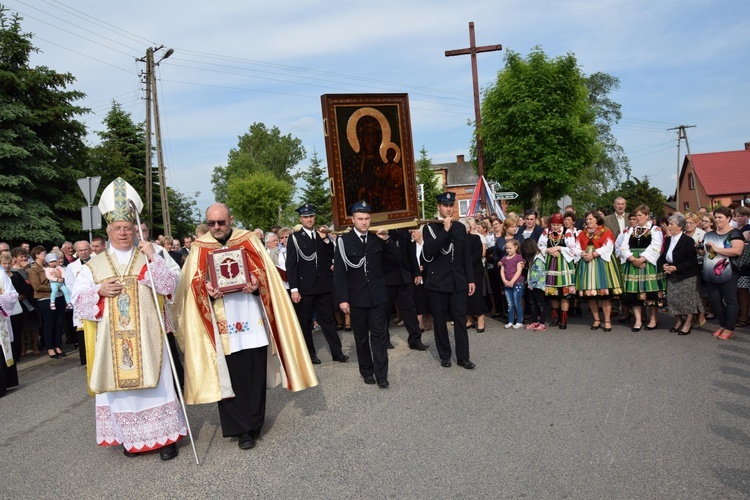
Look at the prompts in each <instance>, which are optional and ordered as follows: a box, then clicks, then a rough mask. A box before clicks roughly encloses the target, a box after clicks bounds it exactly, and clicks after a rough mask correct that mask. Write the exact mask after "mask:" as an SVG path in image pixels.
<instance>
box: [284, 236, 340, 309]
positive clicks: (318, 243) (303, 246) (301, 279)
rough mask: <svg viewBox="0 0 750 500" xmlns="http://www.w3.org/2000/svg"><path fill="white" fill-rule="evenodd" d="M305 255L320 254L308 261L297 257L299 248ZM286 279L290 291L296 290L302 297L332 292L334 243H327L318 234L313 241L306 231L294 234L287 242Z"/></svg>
mask: <svg viewBox="0 0 750 500" xmlns="http://www.w3.org/2000/svg"><path fill="white" fill-rule="evenodd" d="M295 241H296V245H299V249H300V250H301V251H302V253H303V254H304V255H308V256H309V255H314V254H315V253H317V254H318V259H317V264H316V262H315V260H311V261H306V260H304V259H303V258H302V257H300V256H299V255H297V246H296V245H295ZM286 245H287V246H286V277H287V280H288V282H289V289H290V290H292V289H294V288H296V289H297V291H298V292H299V293H300V295H316V294H321V293H330V292H331V263H332V262H333V251H334V249H335V247H334V245H333V242H332V241H330V240H328V243H326V242H325V241H324V240H323V239H322V238H320V237H319V236H318V235H317V234H316V236H315V241H313V240H312V239H311V238H310V237H309V236H308V235H307V232H306V231H305V230H304V229H300V230H299V231H297V232H295V233H292V234H291V235H290V236H289V238H287V240H286Z"/></svg>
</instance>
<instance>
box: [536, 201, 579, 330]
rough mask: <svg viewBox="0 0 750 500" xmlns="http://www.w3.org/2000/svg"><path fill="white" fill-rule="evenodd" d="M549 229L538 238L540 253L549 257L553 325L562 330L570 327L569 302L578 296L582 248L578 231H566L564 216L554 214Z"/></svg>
mask: <svg viewBox="0 0 750 500" xmlns="http://www.w3.org/2000/svg"><path fill="white" fill-rule="evenodd" d="M549 225H550V227H549V229H545V231H544V232H543V233H542V235H541V236H540V237H539V250H541V252H542V254H544V255H545V256H546V257H545V258H546V264H547V287H546V290H545V293H546V295H547V296H548V297H550V301H551V302H552V323H550V326H555V325H557V326H559V328H560V329H561V330H565V329H566V328H567V327H568V310H569V309H570V299H571V298H573V297H575V294H576V262H577V261H578V259H579V255H580V253H581V249H580V247H579V246H578V242H577V241H576V237H575V229H573V228H570V229H564V228H563V216H562V215H560V214H559V213H558V214H554V215H552V217H550V220H549Z"/></svg>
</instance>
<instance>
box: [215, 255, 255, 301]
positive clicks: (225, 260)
mask: <svg viewBox="0 0 750 500" xmlns="http://www.w3.org/2000/svg"><path fill="white" fill-rule="evenodd" d="M208 277H209V279H210V280H211V286H213V287H214V288H215V289H217V290H219V291H220V292H222V293H232V292H238V291H240V290H242V289H243V288H245V285H246V284H247V283H249V282H250V266H249V265H248V262H247V256H246V255H245V251H244V250H243V249H242V248H240V247H235V248H222V249H221V250H213V251H211V252H209V253H208Z"/></svg>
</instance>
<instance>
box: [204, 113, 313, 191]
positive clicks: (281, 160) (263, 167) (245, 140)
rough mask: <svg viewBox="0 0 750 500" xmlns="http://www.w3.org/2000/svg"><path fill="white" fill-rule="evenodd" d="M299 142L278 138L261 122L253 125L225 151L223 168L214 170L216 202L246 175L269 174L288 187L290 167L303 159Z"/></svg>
mask: <svg viewBox="0 0 750 500" xmlns="http://www.w3.org/2000/svg"><path fill="white" fill-rule="evenodd" d="M305 156H306V153H305V148H304V147H302V141H301V140H299V139H297V138H294V137H292V136H291V134H287V135H284V136H282V135H281V131H280V130H279V129H278V128H277V127H273V128H271V129H270V130H269V129H267V128H266V126H265V125H264V124H263V123H257V122H256V123H253V124H252V125H251V126H250V131H249V132H248V133H246V134H244V135H241V136H240V137H239V142H238V144H237V148H235V149H232V150H231V151H230V152H229V158H228V160H227V165H226V166H218V167H215V168H214V172H213V175H212V177H211V182H212V183H213V186H214V188H213V191H214V195H215V197H216V201H218V202H222V203H223V202H226V201H227V200H228V196H229V184H230V183H231V181H232V180H233V179H240V178H243V177H245V176H247V175H248V174H254V173H257V172H269V173H271V174H272V175H273V176H274V177H275V178H276V179H278V180H282V181H286V182H288V183H289V184H292V183H293V182H294V179H295V175H294V174H293V169H294V166H295V165H297V164H298V163H299V162H301V161H302V160H304V159H305Z"/></svg>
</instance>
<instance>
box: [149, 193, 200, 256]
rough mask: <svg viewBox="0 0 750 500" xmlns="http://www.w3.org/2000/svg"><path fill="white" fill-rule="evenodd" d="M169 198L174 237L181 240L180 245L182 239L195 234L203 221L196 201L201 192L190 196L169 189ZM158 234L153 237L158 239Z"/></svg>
mask: <svg viewBox="0 0 750 500" xmlns="http://www.w3.org/2000/svg"><path fill="white" fill-rule="evenodd" d="M167 196H168V197H169V218H170V221H171V222H172V236H174V237H176V238H180V243H182V238H184V237H185V236H188V235H192V234H195V226H197V225H198V224H200V223H201V221H202V220H203V214H201V212H200V209H199V208H198V202H197V201H196V199H197V198H198V196H200V192H196V193H193V194H192V195H191V196H188V195H186V194H183V193H182V192H181V191H180V190H178V189H173V188H171V187H167ZM162 229H163V228H162ZM156 234H158V233H154V234H153V236H154V237H156Z"/></svg>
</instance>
